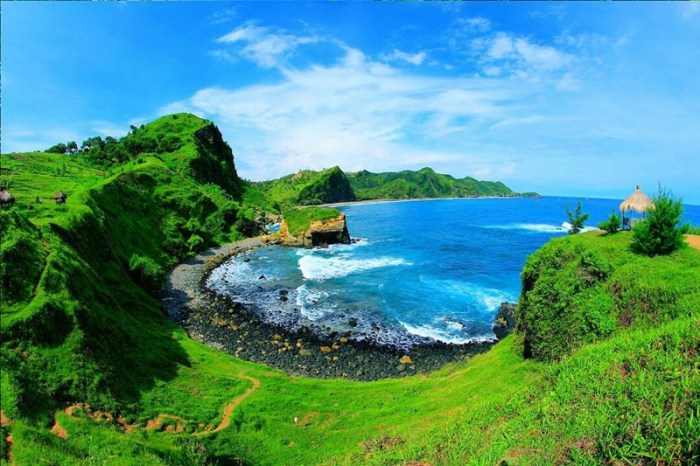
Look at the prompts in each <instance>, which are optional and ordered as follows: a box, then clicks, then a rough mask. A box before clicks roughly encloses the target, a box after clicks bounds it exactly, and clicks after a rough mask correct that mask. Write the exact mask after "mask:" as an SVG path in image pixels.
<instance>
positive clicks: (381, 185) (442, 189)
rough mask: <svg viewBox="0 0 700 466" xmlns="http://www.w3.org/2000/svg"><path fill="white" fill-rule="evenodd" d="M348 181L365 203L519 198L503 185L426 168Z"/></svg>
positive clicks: (359, 175)
mask: <svg viewBox="0 0 700 466" xmlns="http://www.w3.org/2000/svg"><path fill="white" fill-rule="evenodd" d="M348 179H349V180H350V185H351V186H352V189H353V190H354V192H355V194H356V195H357V198H358V199H362V200H368V199H416V198H440V197H478V196H514V195H516V193H514V192H513V191H512V190H511V189H510V188H508V187H507V186H506V185H504V184H503V183H501V182H500V181H495V182H494V181H478V180H475V179H474V178H471V177H466V178H462V179H457V178H454V177H452V176H450V175H443V174H441V173H436V172H435V171H434V170H433V169H432V168H427V167H426V168H423V169H421V170H418V171H411V170H404V171H400V172H387V173H371V172H368V171H366V170H363V171H359V172H355V173H349V174H348Z"/></svg>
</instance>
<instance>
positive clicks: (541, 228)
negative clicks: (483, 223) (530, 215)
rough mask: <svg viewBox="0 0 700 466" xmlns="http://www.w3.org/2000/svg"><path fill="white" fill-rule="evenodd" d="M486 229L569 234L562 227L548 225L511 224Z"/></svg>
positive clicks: (491, 226) (490, 226)
mask: <svg viewBox="0 0 700 466" xmlns="http://www.w3.org/2000/svg"><path fill="white" fill-rule="evenodd" d="M486 228H493V229H496V230H526V231H536V232H538V233H567V232H568V229H567V228H564V227H563V226H561V225H550V224H547V223H509V224H506V225H489V226H487V227H486Z"/></svg>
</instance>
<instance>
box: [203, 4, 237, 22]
mask: <svg viewBox="0 0 700 466" xmlns="http://www.w3.org/2000/svg"><path fill="white" fill-rule="evenodd" d="M237 16H238V10H237V9H236V8H235V7H228V8H222V9H220V10H217V11H215V12H214V13H212V15H211V16H209V22H210V23H212V24H224V23H228V22H229V21H231V20H233V19H234V18H236V17H237Z"/></svg>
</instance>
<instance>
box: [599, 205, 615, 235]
mask: <svg viewBox="0 0 700 466" xmlns="http://www.w3.org/2000/svg"><path fill="white" fill-rule="evenodd" d="M620 223H621V221H620V216H619V215H617V213H616V212H615V211H614V210H613V211H612V212H611V213H610V217H608V219H607V220H606V221H604V222H601V223H599V224H598V228H600V229H601V230H605V231H607V232H608V234H609V235H614V234H615V233H617V231H618V230H619V229H620Z"/></svg>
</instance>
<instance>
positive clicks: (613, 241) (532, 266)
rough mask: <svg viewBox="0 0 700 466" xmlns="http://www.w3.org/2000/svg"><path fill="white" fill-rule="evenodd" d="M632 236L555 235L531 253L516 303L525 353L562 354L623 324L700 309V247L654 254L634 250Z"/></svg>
mask: <svg viewBox="0 0 700 466" xmlns="http://www.w3.org/2000/svg"><path fill="white" fill-rule="evenodd" d="M630 236H631V235H629V234H624V235H615V236H610V235H603V236H598V235H595V234H592V235H591V234H587V235H583V236H581V235H576V236H575V237H571V238H565V239H564V238H562V239H554V240H552V241H550V242H549V243H547V244H546V245H544V246H543V247H542V248H540V249H539V250H538V251H537V252H536V253H534V254H533V255H531V256H530V257H529V258H528V260H527V262H526V264H525V267H524V268H523V271H522V292H521V295H520V300H519V305H518V330H519V333H520V334H521V336H522V337H523V340H524V342H523V343H524V354H525V356H526V357H533V358H536V359H540V360H546V361H552V360H558V359H560V358H561V357H563V356H564V355H566V354H569V353H570V352H571V351H573V350H575V349H576V348H578V347H580V346H582V345H584V344H587V343H591V342H594V341H597V340H599V339H601V338H603V337H607V336H609V335H611V334H613V333H614V332H616V331H618V330H619V329H621V328H626V327H629V326H632V325H634V326H639V327H652V326H657V325H660V324H662V323H664V322H668V321H670V320H673V319H676V318H680V317H684V316H688V315H689V313H691V311H692V309H693V306H695V308H696V309H698V307H697V306H698V305H699V304H700V281H699V280H698V274H699V273H700V255H699V254H698V252H697V251H695V250H687V249H685V250H680V251H677V252H675V253H674V254H671V255H668V256H664V257H659V258H657V259H655V260H654V262H651V261H650V260H649V259H648V258H647V257H644V256H640V255H638V254H635V253H633V252H632V250H631V247H630Z"/></svg>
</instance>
